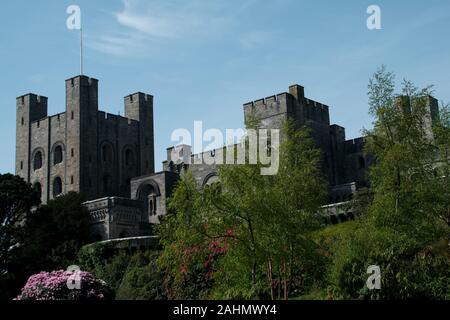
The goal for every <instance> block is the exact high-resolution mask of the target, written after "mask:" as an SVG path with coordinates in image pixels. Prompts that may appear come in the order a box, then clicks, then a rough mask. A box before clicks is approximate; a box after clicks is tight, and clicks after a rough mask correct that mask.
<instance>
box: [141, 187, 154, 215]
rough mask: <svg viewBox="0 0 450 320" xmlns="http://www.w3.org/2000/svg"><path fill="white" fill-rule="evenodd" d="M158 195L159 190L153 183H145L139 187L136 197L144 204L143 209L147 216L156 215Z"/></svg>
mask: <svg viewBox="0 0 450 320" xmlns="http://www.w3.org/2000/svg"><path fill="white" fill-rule="evenodd" d="M158 196H159V190H157V189H156V188H155V187H154V186H153V185H151V184H147V185H145V186H142V187H140V188H139V192H138V197H139V200H141V201H142V202H143V204H144V205H145V211H146V212H147V213H148V215H149V216H155V215H157V210H158V204H157V198H158Z"/></svg>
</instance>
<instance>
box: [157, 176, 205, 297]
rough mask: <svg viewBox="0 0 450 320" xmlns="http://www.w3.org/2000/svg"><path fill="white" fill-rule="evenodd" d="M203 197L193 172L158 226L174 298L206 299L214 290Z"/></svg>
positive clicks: (164, 268)
mask: <svg viewBox="0 0 450 320" xmlns="http://www.w3.org/2000/svg"><path fill="white" fill-rule="evenodd" d="M203 197H204V196H203V194H202V192H201V191H200V190H199V188H198V186H197V183H196V181H195V179H194V177H193V175H192V173H191V172H190V171H187V172H186V173H184V174H183V175H182V177H181V180H180V181H179V182H178V184H177V186H176V188H175V190H174V193H173V196H172V198H171V199H170V201H169V210H170V211H171V212H172V214H170V215H168V216H167V217H165V218H164V219H163V221H162V223H161V224H160V225H159V226H157V228H156V231H157V234H158V235H159V236H160V238H161V240H160V241H161V244H162V245H163V247H164V251H163V252H162V254H161V256H160V257H159V259H158V265H159V267H160V268H161V270H162V271H163V272H164V274H165V287H166V293H167V296H168V297H169V298H170V299H200V298H205V296H206V295H207V293H208V292H209V290H210V289H211V286H212V282H211V279H210V274H209V271H210V268H211V266H209V265H207V262H208V258H209V257H208V256H209V253H208V249H209V241H211V240H210V239H209V238H208V236H207V235H206V234H207V232H206V229H207V223H206V214H205V206H204V205H203Z"/></svg>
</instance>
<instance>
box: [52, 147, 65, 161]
mask: <svg viewBox="0 0 450 320" xmlns="http://www.w3.org/2000/svg"><path fill="white" fill-rule="evenodd" d="M62 161H63V150H62V147H61V146H57V147H56V148H55V150H54V151H53V164H54V165H57V164H58V163H61V162H62Z"/></svg>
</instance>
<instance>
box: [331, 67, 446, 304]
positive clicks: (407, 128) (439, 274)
mask: <svg viewBox="0 0 450 320" xmlns="http://www.w3.org/2000/svg"><path fill="white" fill-rule="evenodd" d="M402 87H403V88H402V94H401V95H399V96H397V95H395V93H394V89H395V82H394V75H393V74H392V73H390V72H387V71H386V69H385V68H384V67H382V68H381V69H379V70H378V71H377V72H376V73H375V74H374V76H373V78H372V79H371V81H370V83H369V105H370V113H371V115H372V116H373V117H374V128H373V129H372V130H368V131H366V136H367V138H366V141H367V143H366V150H365V151H366V153H368V154H370V155H371V156H372V157H373V158H374V160H375V163H374V164H373V165H372V166H371V167H370V171H369V176H370V181H371V197H370V201H369V203H368V207H367V210H365V212H366V213H365V215H364V216H363V217H362V218H361V220H360V221H359V228H358V229H357V230H356V231H355V232H354V234H353V235H351V236H350V237H346V239H344V240H343V241H340V242H339V243H337V244H336V246H335V249H334V255H333V266H332V267H331V269H330V280H331V283H332V285H333V286H334V288H335V290H336V293H337V294H338V295H339V296H341V297H344V298H371V299H375V298H383V299H406V298H435V299H436V298H445V297H446V296H447V297H448V278H449V276H450V273H449V270H450V260H449V256H448V253H447V254H446V253H445V252H446V250H445V249H444V250H442V245H441V241H442V239H445V237H446V236H448V235H449V228H448V226H447V225H446V222H447V216H448V208H449V189H448V185H449V184H448V183H449V176H448V174H445V172H448V171H447V170H448V158H445V156H444V157H443V154H444V152H443V151H444V150H448V145H449V140H448V135H447V136H446V135H445V134H444V132H447V131H446V130H447V129H446V128H448V122H447V125H446V124H445V123H443V122H442V121H441V120H439V119H436V118H434V119H432V115H433V114H432V113H430V103H431V102H432V100H431V99H430V95H431V91H430V88H425V89H422V90H419V89H417V88H415V87H414V85H413V84H412V83H411V82H409V81H404V82H403V86H402ZM432 120H434V121H432ZM433 122H434V125H438V127H439V128H437V127H435V126H434V127H433V126H432V125H431V124H432V123H433ZM436 130H437V131H436ZM436 132H439V134H438V135H436V134H435V133H436ZM445 137H447V138H445ZM444 248H445V246H444ZM370 265H377V266H379V267H380V268H381V273H382V277H381V290H374V291H369V290H368V289H367V287H366V285H365V282H366V280H367V277H368V274H367V273H366V271H367V268H368V266H370Z"/></svg>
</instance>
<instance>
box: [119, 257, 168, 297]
mask: <svg viewBox="0 0 450 320" xmlns="http://www.w3.org/2000/svg"><path fill="white" fill-rule="evenodd" d="M158 256H159V253H158V252H151V251H147V252H143V253H137V254H135V255H134V256H132V257H131V259H130V260H129V264H128V267H127V269H126V272H125V274H124V276H123V279H122V281H121V284H120V286H119V288H118V290H117V293H116V299H117V300H164V299H166V294H165V291H164V285H163V273H162V272H160V271H159V269H158V265H157V264H156V259H157V258H158Z"/></svg>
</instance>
